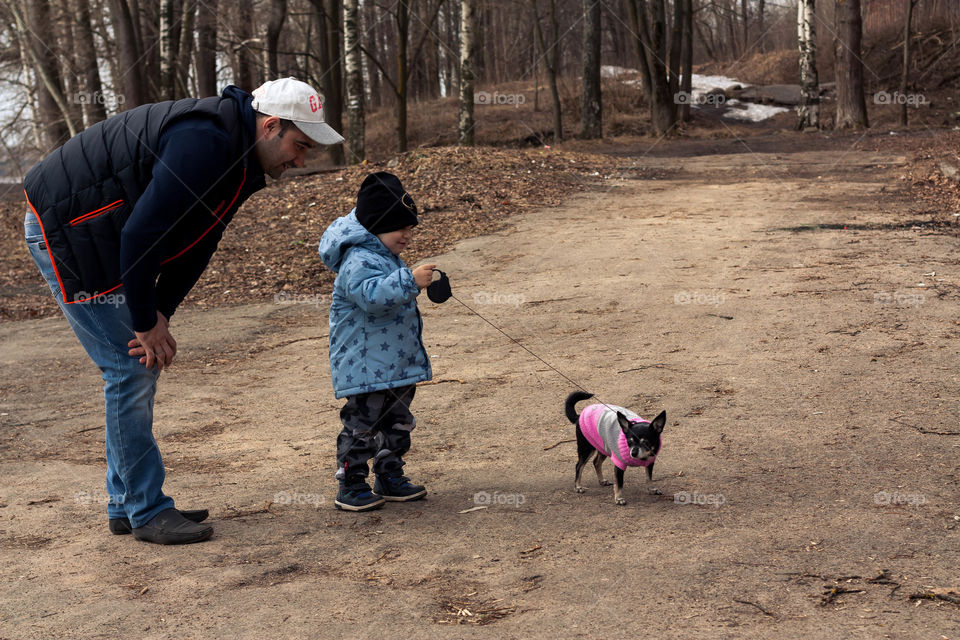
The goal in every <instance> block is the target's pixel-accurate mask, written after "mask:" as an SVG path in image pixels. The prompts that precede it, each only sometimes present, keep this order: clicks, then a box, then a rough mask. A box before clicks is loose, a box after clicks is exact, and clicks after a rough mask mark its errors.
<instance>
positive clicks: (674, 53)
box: [667, 0, 684, 108]
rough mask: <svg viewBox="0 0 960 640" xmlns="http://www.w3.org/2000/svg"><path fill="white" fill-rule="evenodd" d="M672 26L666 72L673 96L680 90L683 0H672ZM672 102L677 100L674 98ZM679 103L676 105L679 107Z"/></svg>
mask: <svg viewBox="0 0 960 640" xmlns="http://www.w3.org/2000/svg"><path fill="white" fill-rule="evenodd" d="M673 5H674V6H673V28H672V29H671V31H670V58H669V59H668V62H669V67H668V69H667V73H668V75H669V78H670V95H671V96H675V95H677V92H678V91H680V55H681V51H682V50H683V49H682V47H683V10H684V3H683V0H674V3H673ZM674 102H677V101H676V100H674ZM679 106H680V105H679V104H678V105H677V107H678V108H679Z"/></svg>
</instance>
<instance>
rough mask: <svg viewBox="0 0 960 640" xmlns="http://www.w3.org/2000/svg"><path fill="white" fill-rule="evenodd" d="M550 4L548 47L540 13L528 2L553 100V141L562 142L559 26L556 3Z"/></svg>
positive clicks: (534, 0)
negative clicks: (558, 76)
mask: <svg viewBox="0 0 960 640" xmlns="http://www.w3.org/2000/svg"><path fill="white" fill-rule="evenodd" d="M549 2H550V42H549V46H548V43H547V41H546V38H545V37H544V35H543V26H542V25H541V24H540V13H539V11H538V9H537V0H530V6H531V8H532V9H533V24H534V26H535V27H536V29H537V44H538V45H539V47H540V55H541V57H542V58H543V62H544V66H545V67H546V68H547V81H548V84H549V85H550V96H551V97H552V98H553V141H554V142H555V143H556V142H561V141H562V140H563V111H562V109H561V104H560V89H559V87H558V85H557V71H558V67H559V66H560V43H559V37H560V25H559V21H558V20H557V1H556V0H549Z"/></svg>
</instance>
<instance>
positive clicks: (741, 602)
mask: <svg viewBox="0 0 960 640" xmlns="http://www.w3.org/2000/svg"><path fill="white" fill-rule="evenodd" d="M734 602H739V603H740V604H748V605H750V606H751V607H756V608H757V609H759V610H760V611H761V612H763V613H764V614H766V615H768V616H770V617H771V618H776V617H777V616H775V615H774V614H772V613H770V612H769V611H767V610H766V609H764V608H763V607H761V606H760V605H758V604H757V603H756V602H750V601H749V600H734Z"/></svg>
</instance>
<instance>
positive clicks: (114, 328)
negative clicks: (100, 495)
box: [23, 211, 173, 527]
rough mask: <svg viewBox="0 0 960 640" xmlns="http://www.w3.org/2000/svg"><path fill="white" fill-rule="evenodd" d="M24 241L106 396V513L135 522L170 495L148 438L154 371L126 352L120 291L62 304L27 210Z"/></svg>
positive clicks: (128, 331)
mask: <svg viewBox="0 0 960 640" xmlns="http://www.w3.org/2000/svg"><path fill="white" fill-rule="evenodd" d="M23 228H24V235H25V236H26V242H27V247H28V248H29V249H30V255H31V256H33V260H34V262H36V263H37V267H39V268H40V273H41V274H43V277H44V279H45V280H46V281H47V284H48V285H50V290H51V291H52V292H53V297H54V298H56V300H57V304H58V305H60V309H61V310H62V311H63V315H65V316H66V318H67V322H69V323H70V327H71V328H72V329H73V332H74V333H75V334H76V335H77V338H79V339H80V344H82V345H83V348H84V349H85V350H86V352H87V355H89V356H90V358H91V359H92V360H93V362H94V363H95V364H96V365H97V366H98V367H100V371H101V372H103V381H104V383H105V384H104V388H103V396H104V400H105V401H106V424H107V432H106V443H107V493H108V495H109V496H110V501H109V502H108V503H107V517H109V518H123V517H126V518H129V519H130V524H131V526H133V527H140V526H143V525H145V524H146V523H147V522H149V521H150V519H151V518H153V517H154V516H155V515H157V514H158V513H160V512H161V511H163V510H165V509H172V508H173V500H172V499H171V498H169V497H168V496H166V495H164V493H163V480H164V476H165V472H164V470H163V461H162V460H161V459H160V450H159V449H158V448H157V441H156V440H154V438H153V397H154V395H155V394H156V392H157V378H158V377H159V376H160V372H159V371H158V370H157V369H156V368H154V369H147V368H146V367H145V366H144V365H142V364H140V359H139V358H137V357H133V356H130V355H128V353H127V352H128V347H127V342H128V341H130V340H132V339H133V338H134V337H135V335H134V333H133V328H132V327H133V322H132V321H131V319H130V311H129V310H128V309H127V305H126V302H125V301H124V298H123V294H122V293H114V294H108V295H105V296H101V297H100V298H98V299H95V300H92V301H90V302H78V303H74V304H64V301H63V295H62V293H61V291H60V285H59V283H58V282H57V277H56V274H55V273H54V270H53V265H52V264H51V263H50V254H49V253H48V252H47V250H46V245H45V243H44V240H43V233H42V232H41V230H40V225H39V223H37V219H36V217H35V216H34V214H33V212H32V211H28V212H27V217H26V219H25V220H24V222H23Z"/></svg>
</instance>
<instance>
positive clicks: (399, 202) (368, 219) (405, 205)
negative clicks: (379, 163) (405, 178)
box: [357, 171, 417, 235]
mask: <svg viewBox="0 0 960 640" xmlns="http://www.w3.org/2000/svg"><path fill="white" fill-rule="evenodd" d="M357 220H359V221H360V224H362V225H363V226H364V227H365V228H366V229H367V231H369V232H370V233H372V234H373V235H377V234H379V233H389V232H391V231H396V230H398V229H403V228H404V227H409V226H416V225H417V205H416V204H414V202H413V198H411V197H410V194H409V193H407V192H406V191H404V189H403V185H402V184H400V178H398V177H397V176H395V175H393V174H392V173H387V172H386V171H378V172H377V173H371V174H370V175H368V176H367V177H366V178H364V180H363V184H361V185H360V191H359V192H357Z"/></svg>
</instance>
